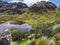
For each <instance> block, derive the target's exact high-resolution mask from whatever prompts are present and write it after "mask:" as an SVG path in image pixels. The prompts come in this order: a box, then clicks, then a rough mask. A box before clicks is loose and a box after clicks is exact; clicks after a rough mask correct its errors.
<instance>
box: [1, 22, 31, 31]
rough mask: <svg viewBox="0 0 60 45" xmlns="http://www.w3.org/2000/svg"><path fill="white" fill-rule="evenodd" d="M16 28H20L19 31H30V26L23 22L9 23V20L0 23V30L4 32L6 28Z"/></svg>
mask: <svg viewBox="0 0 60 45" xmlns="http://www.w3.org/2000/svg"><path fill="white" fill-rule="evenodd" d="M12 28H13V29H16V30H20V31H28V32H29V31H30V30H31V29H32V26H31V25H29V24H27V23H25V24H21V25H18V24H10V22H5V23H3V24H0V32H4V31H5V30H6V29H9V30H10V29H12Z"/></svg>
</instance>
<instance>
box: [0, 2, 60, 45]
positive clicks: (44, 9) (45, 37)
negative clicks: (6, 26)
mask: <svg viewBox="0 0 60 45" xmlns="http://www.w3.org/2000/svg"><path fill="white" fill-rule="evenodd" d="M24 10H25V9H24ZM8 21H12V22H11V23H12V24H18V25H21V24H23V23H28V24H29V25H31V26H32V30H31V31H30V32H22V31H17V30H16V29H11V36H12V40H13V43H14V42H15V43H18V44H19V45H60V8H57V6H56V5H55V4H54V3H52V2H45V1H42V2H37V3H35V4H33V5H32V6H30V7H29V9H28V10H26V11H25V12H24V13H22V14H17V13H16V14H12V15H11V14H8V15H5V16H0V24H2V23H5V22H8Z"/></svg>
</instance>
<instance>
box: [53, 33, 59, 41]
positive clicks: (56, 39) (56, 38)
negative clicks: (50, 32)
mask: <svg viewBox="0 0 60 45" xmlns="http://www.w3.org/2000/svg"><path fill="white" fill-rule="evenodd" d="M54 38H55V41H58V40H60V33H57V34H55V36H54Z"/></svg>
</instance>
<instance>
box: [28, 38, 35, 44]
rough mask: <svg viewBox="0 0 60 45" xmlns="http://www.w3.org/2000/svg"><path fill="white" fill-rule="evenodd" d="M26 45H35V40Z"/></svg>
mask: <svg viewBox="0 0 60 45" xmlns="http://www.w3.org/2000/svg"><path fill="white" fill-rule="evenodd" d="M28 45H36V40H35V39H32V40H31V41H30V42H29V43H28Z"/></svg>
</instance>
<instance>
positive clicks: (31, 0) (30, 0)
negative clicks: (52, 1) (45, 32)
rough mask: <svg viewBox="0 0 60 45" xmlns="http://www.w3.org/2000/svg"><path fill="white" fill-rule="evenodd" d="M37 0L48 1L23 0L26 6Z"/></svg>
mask: <svg viewBox="0 0 60 45" xmlns="http://www.w3.org/2000/svg"><path fill="white" fill-rule="evenodd" d="M39 1H49V0H24V1H23V2H24V3H26V4H27V5H28V6H30V5H32V4H34V3H36V2H39Z"/></svg>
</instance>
